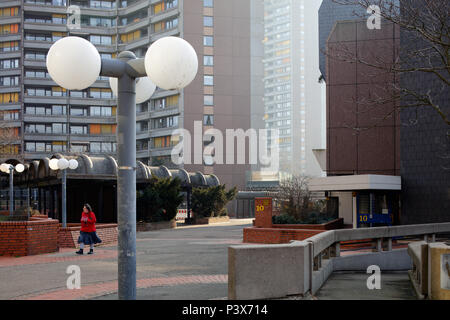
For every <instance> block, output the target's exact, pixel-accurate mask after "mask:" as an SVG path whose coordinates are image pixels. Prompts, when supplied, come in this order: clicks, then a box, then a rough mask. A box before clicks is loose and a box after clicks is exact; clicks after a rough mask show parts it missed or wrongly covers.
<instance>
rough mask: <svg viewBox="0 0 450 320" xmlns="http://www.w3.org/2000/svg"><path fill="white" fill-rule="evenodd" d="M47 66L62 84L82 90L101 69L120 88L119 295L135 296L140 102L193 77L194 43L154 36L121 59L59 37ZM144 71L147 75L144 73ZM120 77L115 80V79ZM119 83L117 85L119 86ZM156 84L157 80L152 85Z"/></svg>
mask: <svg viewBox="0 0 450 320" xmlns="http://www.w3.org/2000/svg"><path fill="white" fill-rule="evenodd" d="M47 69H48V71H49V74H50V76H51V77H52V79H53V80H54V81H55V82H56V83H57V84H58V85H60V86H61V87H64V88H66V89H69V90H70V89H72V90H82V89H86V88H88V87H89V86H91V85H92V84H93V83H94V82H95V81H96V80H97V78H98V76H99V75H101V76H107V77H110V78H112V79H110V84H111V88H112V90H113V92H114V91H116V92H117V97H118V103H117V160H118V174H117V205H118V229H119V235H118V278H119V279H118V282H119V283H118V284H119V286H118V287H119V299H121V300H134V299H136V102H144V101H146V100H148V99H149V98H150V97H151V95H152V94H153V92H154V90H155V88H156V86H158V87H160V88H162V89H165V90H180V89H182V88H184V87H186V86H187V85H189V84H190V83H191V82H192V80H194V78H195V76H196V74H197V70H198V57H197V54H196V53H195V50H194V48H193V47H192V46H191V45H190V44H189V43H188V42H187V41H185V40H183V39H181V38H178V37H164V38H161V39H159V40H157V41H155V42H154V43H153V44H152V45H151V46H150V48H149V49H148V50H147V53H146V55H145V58H144V59H137V58H136V56H135V55H134V54H133V53H132V52H129V51H125V52H122V53H120V54H119V55H118V59H101V57H100V54H99V53H98V51H97V49H96V48H95V47H94V46H93V45H92V44H91V43H90V42H89V41H87V40H85V39H82V38H78V37H66V38H62V39H60V40H58V41H57V42H55V43H54V44H53V46H52V47H51V48H50V50H49V52H48V55H47ZM146 77H148V78H149V80H151V81H148V79H146ZM116 78H117V80H116ZM116 83H117V87H116ZM153 84H154V85H153Z"/></svg>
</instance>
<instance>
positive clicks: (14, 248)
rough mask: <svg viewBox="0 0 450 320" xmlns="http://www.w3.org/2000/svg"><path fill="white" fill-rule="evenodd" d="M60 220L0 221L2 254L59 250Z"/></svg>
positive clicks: (30, 253)
mask: <svg viewBox="0 0 450 320" xmlns="http://www.w3.org/2000/svg"><path fill="white" fill-rule="evenodd" d="M58 229H59V224H58V220H52V219H48V220H40V221H20V222H14V221H5V222H0V255H5V256H27V255H35V254H42V253H50V252H56V251H58V249H59V248H58Z"/></svg>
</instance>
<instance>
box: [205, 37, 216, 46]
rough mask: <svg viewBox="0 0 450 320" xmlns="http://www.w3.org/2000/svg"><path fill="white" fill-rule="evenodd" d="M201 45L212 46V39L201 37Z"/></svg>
mask: <svg viewBox="0 0 450 320" xmlns="http://www.w3.org/2000/svg"><path fill="white" fill-rule="evenodd" d="M203 45H204V46H206V47H212V46H214V38H213V37H212V36H203Z"/></svg>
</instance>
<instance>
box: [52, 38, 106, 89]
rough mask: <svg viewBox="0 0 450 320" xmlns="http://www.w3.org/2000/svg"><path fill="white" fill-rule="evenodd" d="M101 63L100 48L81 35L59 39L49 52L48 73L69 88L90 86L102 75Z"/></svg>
mask: <svg viewBox="0 0 450 320" xmlns="http://www.w3.org/2000/svg"><path fill="white" fill-rule="evenodd" d="M101 64H102V62H101V57H100V54H99V53H98V50H97V49H96V48H95V47H94V45H93V44H92V43H90V42H89V41H87V40H86V39H83V38H80V37H65V38H62V39H59V40H58V41H56V42H55V43H54V44H53V45H52V46H51V47H50V50H49V51H48V54H47V69H48V73H49V74H50V76H51V77H52V79H53V81H55V82H56V83H57V84H58V85H59V86H61V87H63V88H66V89H69V90H83V89H86V88H88V87H90V86H91V85H92V84H93V83H94V82H95V81H96V80H97V78H98V76H99V75H100V69H101Z"/></svg>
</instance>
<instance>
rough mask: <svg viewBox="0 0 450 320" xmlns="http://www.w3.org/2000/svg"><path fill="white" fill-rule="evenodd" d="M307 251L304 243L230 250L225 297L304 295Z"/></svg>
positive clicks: (262, 297)
mask: <svg viewBox="0 0 450 320" xmlns="http://www.w3.org/2000/svg"><path fill="white" fill-rule="evenodd" d="M308 248H309V247H308V245H307V244H306V243H294V244H289V245H271V246H264V248H262V247H261V246H239V247H230V248H229V249H228V298H229V299H266V298H279V297H284V296H287V295H293V294H304V293H306V291H307V290H308V287H309V283H308V279H309V270H310V268H309V261H310V259H309V257H310V256H309V250H308ZM261 249H263V250H261Z"/></svg>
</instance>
